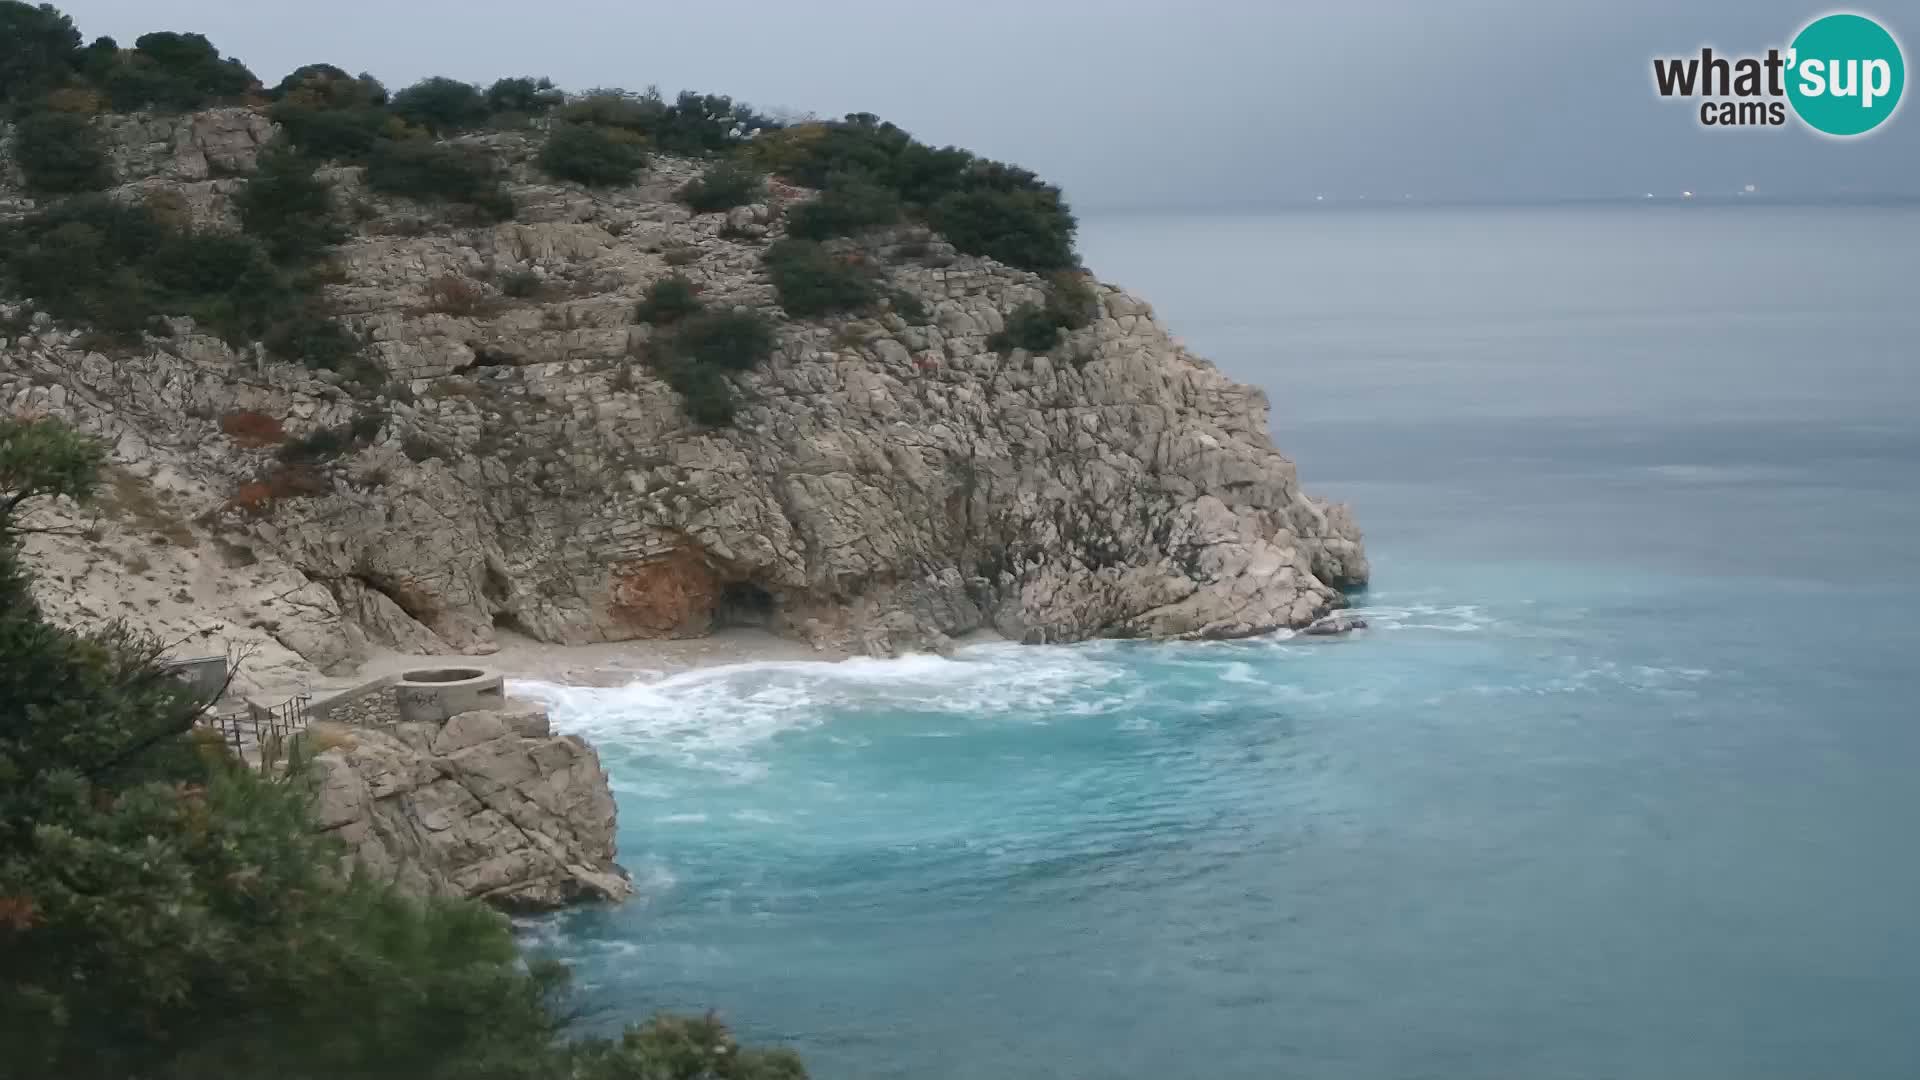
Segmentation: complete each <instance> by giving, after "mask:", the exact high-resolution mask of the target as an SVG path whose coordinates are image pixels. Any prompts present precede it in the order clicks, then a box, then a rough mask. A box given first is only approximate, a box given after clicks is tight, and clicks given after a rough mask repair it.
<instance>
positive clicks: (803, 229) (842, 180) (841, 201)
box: [787, 177, 900, 240]
mask: <svg viewBox="0 0 1920 1080" xmlns="http://www.w3.org/2000/svg"><path fill="white" fill-rule="evenodd" d="M899 220H900V196H899V195H898V194H897V193H895V192H893V191H889V190H888V189H886V188H883V187H881V186H879V185H878V184H875V183H873V182H871V181H869V180H867V179H865V178H862V177H836V178H835V182H834V183H833V184H832V185H831V186H829V187H828V188H827V190H825V191H823V192H821V193H820V197H819V198H817V199H814V200H813V201H812V202H810V203H807V204H806V205H804V206H802V207H800V208H799V209H797V210H794V211H793V212H792V213H790V214H788V215H787V232H789V233H790V234H792V235H794V236H798V237H800V238H802V239H804V240H826V239H830V238H832V237H835V236H851V235H853V234H854V233H857V232H859V231H860V230H862V229H869V228H873V227H875V226H880V225H892V224H894V223H896V222H898V221H899Z"/></svg>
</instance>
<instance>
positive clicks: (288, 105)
mask: <svg viewBox="0 0 1920 1080" xmlns="http://www.w3.org/2000/svg"><path fill="white" fill-rule="evenodd" d="M268 115H269V116H271V117H272V118H273V121H274V123H277V124H279V125H280V129H281V130H282V131H284V132H285V133H286V137H287V139H288V140H289V141H290V142H292V143H293V145H294V146H297V147H299V148H300V150H301V152H303V153H305V154H308V155H311V156H312V157H315V158H318V159H319V160H321V161H365V160H366V159H367V158H368V157H369V156H370V155H371V154H372V153H373V149H374V147H375V146H378V145H379V144H380V141H381V139H382V138H383V137H384V136H385V135H386V134H387V132H388V131H389V130H390V129H391V127H392V125H394V124H396V123H398V122H399V119H398V118H397V117H395V116H394V115H393V114H392V113H390V112H387V111H386V110H385V109H382V108H380V107H378V106H375V105H360V106H352V107H347V108H333V107H329V106H319V105H309V104H303V103H301V102H299V101H295V100H292V99H289V100H286V101H281V102H278V103H276V104H275V105H274V106H273V108H272V109H270V110H268Z"/></svg>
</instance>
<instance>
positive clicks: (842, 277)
mask: <svg viewBox="0 0 1920 1080" xmlns="http://www.w3.org/2000/svg"><path fill="white" fill-rule="evenodd" d="M852 260H853V256H850V255H835V254H833V253H832V252H829V251H828V250H827V249H826V248H824V247H822V246H820V244H819V243H818V242H816V241H813V240H803V239H796V238H794V237H788V238H787V239H785V240H782V241H780V242H779V243H777V244H774V245H773V246H771V247H769V248H768V249H767V254H766V264H767V276H768V277H770V278H772V279H773V288H774V292H775V293H777V294H778V295H779V297H780V306H781V307H783V308H785V309H786V312H787V314H789V315H791V316H793V317H795V318H799V319H810V318H814V317H816V316H820V315H829V314H832V313H834V312H836V311H852V310H855V309H857V308H861V307H864V306H866V305H867V304H869V303H871V302H872V301H873V299H874V297H875V292H874V287H873V282H872V278H871V275H870V274H868V273H866V272H865V271H864V270H862V268H861V267H860V266H858V265H856V264H855V263H854V262H853V261H852Z"/></svg>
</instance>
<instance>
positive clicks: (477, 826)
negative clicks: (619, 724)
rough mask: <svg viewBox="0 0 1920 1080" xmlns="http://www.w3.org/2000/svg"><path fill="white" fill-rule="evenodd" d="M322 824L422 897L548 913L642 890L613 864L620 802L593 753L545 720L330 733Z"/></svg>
mask: <svg viewBox="0 0 1920 1080" xmlns="http://www.w3.org/2000/svg"><path fill="white" fill-rule="evenodd" d="M312 734H313V737H314V738H316V739H318V740H320V743H321V745H323V746H326V747H327V748H326V749H325V750H324V751H323V752H321V753H320V754H318V755H317V756H316V757H315V759H314V768H315V771H316V773H317V775H318V778H319V795H318V798H317V799H316V800H315V803H314V811H313V815H314V821H315V824H316V825H317V826H318V827H319V828H320V829H322V830H323V831H326V832H330V833H332V834H333V835H334V836H336V837H338V838H339V840H340V841H341V843H342V844H343V845H344V846H345V850H346V852H347V857H348V859H349V860H351V862H352V864H353V865H355V866H357V867H358V868H359V870H360V871H361V872H363V873H368V874H372V875H373V876H374V877H375V878H376V879H378V880H381V881H386V882H391V883H393V884H394V885H395V886H397V887H398V888H399V889H401V890H402V891H404V892H407V893H410V894H412V895H416V896H459V897H467V898H471V899H476V900H483V901H486V902H487V903H489V904H492V905H493V906H495V907H498V908H502V909H504V910H508V911H544V910H549V909H552V908H557V907H561V906H563V905H566V904H571V903H576V902H579V901H583V900H624V899H626V898H627V897H628V896H629V895H631V894H632V892H633V887H632V885H631V884H629V883H628V881H627V877H626V875H625V874H624V873H623V872H621V870H620V868H619V867H618V866H616V865H615V864H614V862H613V855H614V805H613V796H612V794H611V792H610V791H609V789H608V787H607V777H606V774H605V773H604V772H602V771H601V769H600V759H599V757H598V756H597V755H596V754H595V753H594V751H593V748H592V747H590V746H588V745H587V744H586V743H585V742H584V741H583V740H581V739H580V738H578V737H575V736H557V735H554V734H553V732H552V730H551V728H550V726H549V725H548V723H547V716H546V714H545V713H544V712H542V711H540V710H538V709H535V708H512V709H508V710H504V711H501V712H469V713H461V714H460V715H458V716H455V717H453V718H452V719H450V720H448V721H447V722H446V723H445V724H421V723H401V724H394V725H391V726H387V727H379V728H374V727H344V726H335V725H321V726H318V727H316V728H315V729H314V731H313V733H312Z"/></svg>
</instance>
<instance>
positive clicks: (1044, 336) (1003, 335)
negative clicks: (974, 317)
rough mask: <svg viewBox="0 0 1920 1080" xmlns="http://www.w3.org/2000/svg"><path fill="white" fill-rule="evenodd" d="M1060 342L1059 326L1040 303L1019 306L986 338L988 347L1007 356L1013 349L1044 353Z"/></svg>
mask: <svg viewBox="0 0 1920 1080" xmlns="http://www.w3.org/2000/svg"><path fill="white" fill-rule="evenodd" d="M1059 342H1060V324H1059V323H1056V322H1054V321H1053V316H1052V315H1050V314H1048V313H1047V309H1046V308H1043V307H1041V306H1040V305H1039V304H1021V305H1020V306H1019V307H1017V308H1014V309H1013V311H1011V312H1009V313H1008V315H1007V321H1006V325H1005V326H1004V327H1002V328H1001V329H1000V331H999V332H997V333H995V334H994V335H993V336H991V337H989V338H987V348H989V349H992V350H993V351H994V352H998V353H1007V352H1012V351H1013V350H1015V349H1025V350H1027V351H1028V352H1046V351H1047V350H1048V349H1051V348H1053V347H1054V346H1055V345H1057V344H1059Z"/></svg>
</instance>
